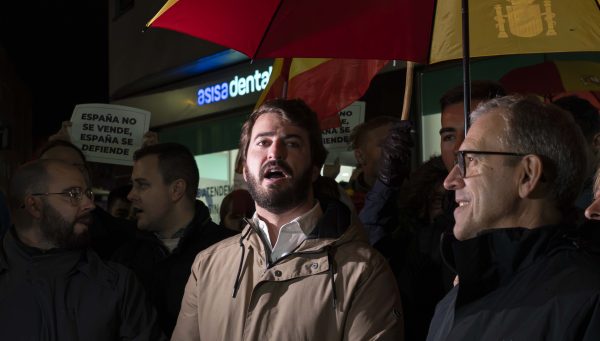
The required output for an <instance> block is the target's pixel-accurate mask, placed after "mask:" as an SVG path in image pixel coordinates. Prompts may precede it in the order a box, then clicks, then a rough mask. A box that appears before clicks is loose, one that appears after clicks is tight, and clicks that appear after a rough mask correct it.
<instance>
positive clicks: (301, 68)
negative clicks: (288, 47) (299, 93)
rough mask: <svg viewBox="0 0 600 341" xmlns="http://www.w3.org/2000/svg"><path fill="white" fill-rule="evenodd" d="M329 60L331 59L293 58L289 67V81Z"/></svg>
mask: <svg viewBox="0 0 600 341" xmlns="http://www.w3.org/2000/svg"><path fill="white" fill-rule="evenodd" d="M330 60H331V58H294V59H292V65H291V66H290V80H292V79H293V78H294V77H296V76H298V75H299V74H301V73H303V72H306V71H308V70H310V69H314V68H316V67H317V66H319V65H321V64H323V63H325V62H328V61H330Z"/></svg>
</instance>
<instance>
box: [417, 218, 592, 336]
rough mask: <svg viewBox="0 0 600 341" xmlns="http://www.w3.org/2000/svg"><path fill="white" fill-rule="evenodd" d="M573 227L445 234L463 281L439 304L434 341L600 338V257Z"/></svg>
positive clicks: (445, 249)
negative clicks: (461, 238) (462, 237)
mask: <svg viewBox="0 0 600 341" xmlns="http://www.w3.org/2000/svg"><path fill="white" fill-rule="evenodd" d="M571 231H572V229H571V228H569V227H565V226H544V227H539V228H535V229H524V228H503V229H496V230H490V231H489V232H488V233H486V234H483V235H481V236H479V237H477V238H473V239H470V240H466V241H462V242H459V241H457V240H456V239H455V238H454V237H453V236H452V235H451V234H447V235H444V238H443V240H442V245H441V246H442V253H443V255H444V259H445V260H446V261H447V263H448V264H449V265H451V266H452V267H453V268H455V269H456V271H457V273H458V276H459V279H460V284H459V285H457V286H456V287H454V288H453V289H452V290H451V291H450V292H449V293H448V294H447V295H446V297H444V298H443V299H442V301H440V303H439V304H438V306H437V308H436V312H435V315H434V317H433V320H432V322H431V326H430V329H429V335H428V337H427V340H428V341H437V340H447V341H449V340H457V341H458V340H514V341H519V340H524V341H533V340H556V341H566V340H589V341H591V340H600V259H599V258H598V255H597V254H595V253H594V252H590V251H591V250H588V249H587V248H586V247H585V246H584V244H582V243H580V241H579V238H577V236H571V235H569V233H570V232H571Z"/></svg>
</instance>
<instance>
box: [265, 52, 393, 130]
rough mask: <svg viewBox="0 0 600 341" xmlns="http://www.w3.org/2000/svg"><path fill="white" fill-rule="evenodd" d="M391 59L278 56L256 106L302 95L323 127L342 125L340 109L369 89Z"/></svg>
mask: <svg viewBox="0 0 600 341" xmlns="http://www.w3.org/2000/svg"><path fill="white" fill-rule="evenodd" d="M387 62H388V61H387V60H370V59H369V60H366V59H331V58H276V59H275V62H274V63H273V71H272V72H271V78H270V79H269V84H268V85H267V87H266V88H265V90H263V92H262V94H261V96H260V98H259V99H258V102H257V103H256V108H258V107H259V106H260V105H261V104H263V103H264V102H265V101H266V100H269V99H274V98H282V97H283V98H301V99H302V100H304V101H305V102H306V104H307V105H308V106H309V107H311V108H312V109H313V110H314V111H315V112H316V113H317V115H318V116H319V122H320V125H321V128H322V129H329V128H335V127H339V126H340V119H339V116H338V112H339V111H340V110H342V109H344V108H345V107H347V106H348V105H350V104H352V102H354V101H356V100H357V99H359V98H360V97H362V95H364V93H365V92H366V91H367V89H368V88H369V84H370V83H371V79H373V77H375V75H376V74H377V73H378V72H379V71H380V70H381V68H383V67H384V66H385V65H386V64H387Z"/></svg>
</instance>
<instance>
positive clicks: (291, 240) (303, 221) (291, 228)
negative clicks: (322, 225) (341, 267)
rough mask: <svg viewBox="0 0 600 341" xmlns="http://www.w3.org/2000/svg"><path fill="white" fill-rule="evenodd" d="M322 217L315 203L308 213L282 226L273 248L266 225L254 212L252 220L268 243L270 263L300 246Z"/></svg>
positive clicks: (319, 207)
mask: <svg viewBox="0 0 600 341" xmlns="http://www.w3.org/2000/svg"><path fill="white" fill-rule="evenodd" d="M322 215H323V211H322V210H321V205H319V203H318V202H317V203H316V204H315V206H313V208H311V209H310V210H309V211H308V212H306V213H304V214H303V215H301V216H299V217H297V218H295V219H293V220H292V221H290V222H289V223H285V224H283V225H282V226H281V228H280V229H279V234H278V236H277V242H276V243H275V246H273V245H272V242H271V239H270V238H269V229H268V227H267V223H265V222H264V221H262V220H261V219H260V218H259V217H258V215H257V214H256V212H254V216H253V217H252V220H253V221H254V223H255V224H256V225H257V226H258V228H259V229H260V231H261V233H262V234H263V236H265V237H266V238H265V240H267V241H268V242H269V245H266V246H267V247H269V248H270V249H271V262H275V261H277V260H278V259H279V258H281V257H283V256H285V255H287V254H289V253H290V252H292V251H294V250H295V249H296V248H297V247H298V246H300V244H302V242H303V241H304V240H306V238H307V237H308V235H309V234H310V233H311V232H312V230H313V229H314V228H315V226H316V225H317V221H318V220H319V219H320V218H321V216H322Z"/></svg>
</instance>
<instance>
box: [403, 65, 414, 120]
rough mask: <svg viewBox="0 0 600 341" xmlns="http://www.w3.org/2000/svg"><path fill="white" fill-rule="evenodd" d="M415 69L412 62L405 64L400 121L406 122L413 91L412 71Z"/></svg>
mask: <svg viewBox="0 0 600 341" xmlns="http://www.w3.org/2000/svg"><path fill="white" fill-rule="evenodd" d="M414 68H415V63H414V62H410V61H408V62H406V79H405V82H404V101H403V103H402V116H401V120H402V121H406V120H408V115H409V114H410V99H411V97H412V89H413V73H414V72H413V70H414Z"/></svg>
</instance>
